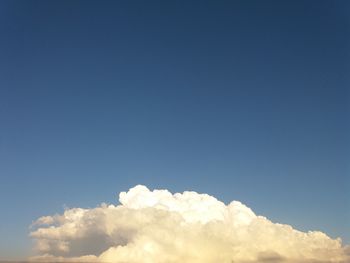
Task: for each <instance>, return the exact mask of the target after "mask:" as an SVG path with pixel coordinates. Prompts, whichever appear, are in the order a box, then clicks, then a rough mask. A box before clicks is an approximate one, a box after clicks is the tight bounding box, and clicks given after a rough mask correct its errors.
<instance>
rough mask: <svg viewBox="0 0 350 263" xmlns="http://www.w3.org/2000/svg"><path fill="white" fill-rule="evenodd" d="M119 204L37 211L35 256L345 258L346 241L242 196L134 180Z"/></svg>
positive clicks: (205, 260)
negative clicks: (260, 212) (174, 189)
mask: <svg viewBox="0 0 350 263" xmlns="http://www.w3.org/2000/svg"><path fill="white" fill-rule="evenodd" d="M119 201H120V203H121V204H120V205H117V206H114V205H106V204H102V205H101V206H99V207H96V208H94V209H82V208H73V209H67V210H66V211H65V212H64V214H62V215H55V216H45V217H41V218H39V219H38V220H37V221H36V222H35V224H34V225H37V229H36V230H34V231H33V232H32V233H31V237H32V238H33V239H35V240H36V249H37V251H38V256H37V257H33V258H32V259H33V260H47V261H65V260H69V261H100V262H115V263H126V262H127V263H136V262H138V263H139V262H142V263H151V262H152V263H154V262H156V263H180V262H181V263H186V262H188V263H197V262H198V263H217V262H220V263H225V262H227V263H231V262H242V263H243V262H344V263H345V262H350V257H349V248H347V247H344V246H342V244H341V240H340V239H331V238H329V237H328V236H327V235H326V234H324V233H322V232H318V231H315V232H307V233H304V232H301V231H298V230H295V229H293V228H292V227H291V226H289V225H283V224H276V223H272V222H271V221H269V220H268V219H267V218H265V217H262V216H257V215H255V213H254V212H253V211H252V210H251V209H250V208H248V207H247V206H245V205H244V204H242V203H240V202H238V201H233V202H231V203H230V204H229V205H225V204H224V203H223V202H220V201H218V200H217V199H216V198H214V197H212V196H209V195H206V194H198V193H196V192H184V193H182V194H179V193H177V194H171V193H170V192H169V191H167V190H154V191H150V190H149V189H148V188H146V187H145V186H140V185H139V186H136V187H134V188H132V189H130V190H129V191H128V192H122V193H120V196H119Z"/></svg>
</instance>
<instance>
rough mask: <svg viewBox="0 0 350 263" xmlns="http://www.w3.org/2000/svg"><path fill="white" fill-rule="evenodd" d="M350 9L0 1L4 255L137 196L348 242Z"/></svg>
mask: <svg viewBox="0 0 350 263" xmlns="http://www.w3.org/2000/svg"><path fill="white" fill-rule="evenodd" d="M349 11H350V9H349V3H347V2H346V1H307V2H304V1H289V2H288V1H284V2H283V3H282V2H280V1H264V2H262V1H249V2H246V1H236V2H233V1H219V2H217V1H208V2H207V1H183V2H178V1H173V2H171V1H147V2H145V1H132V2H130V1H117V2H107V1H106V2H100V1H99V2H97V1H96V2H90V1H81V2H80V1H74V2H72V1H57V2H52V1H50V2H44V1H30V2H28V1H2V2H1V3H0V36H1V41H0V178H1V184H0V200H1V201H0V207H1V216H0V236H1V238H0V255H1V257H2V258H3V259H13V258H23V257H26V256H27V255H28V254H29V253H30V248H31V245H32V244H31V241H30V239H29V238H28V233H29V229H28V227H29V225H30V224H31V222H32V221H33V220H35V219H36V218H38V217H40V216H42V215H46V214H54V213H59V212H62V211H63V207H64V206H67V207H75V206H79V207H94V206H96V205H97V204H99V203H101V202H108V203H110V202H114V203H116V202H117V198H116V194H117V193H118V192H120V191H123V190H127V189H128V188H130V187H132V186H134V185H136V184H145V185H147V186H148V187H150V188H166V189H169V190H171V191H173V192H175V191H184V190H195V191H197V192H205V193H209V194H211V195H214V196H216V197H218V198H219V199H221V200H224V201H225V202H229V201H231V200H233V199H235V200H240V201H242V202H243V203H245V204H247V205H248V206H250V207H251V208H253V210H254V211H255V212H257V213H258V214H262V215H264V216H267V217H269V218H270V219H271V220H273V221H276V222H280V223H288V224H291V225H293V226H294V227H296V228H297V229H301V230H321V231H323V232H325V233H327V234H329V235H330V236H331V237H338V236H340V237H342V238H343V240H344V241H345V242H347V243H349V242H350V234H349V233H350V231H349V230H350V229H349V219H350V212H349V211H350V200H349V198H350V197H349V194H348V193H349V187H350V182H349V149H350V148H349V146H350V140H349V139H350V138H349V134H350V127H349V102H350V98H349V88H348V87H349V84H350V82H349V36H350V24H349V23H350V19H349Z"/></svg>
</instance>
